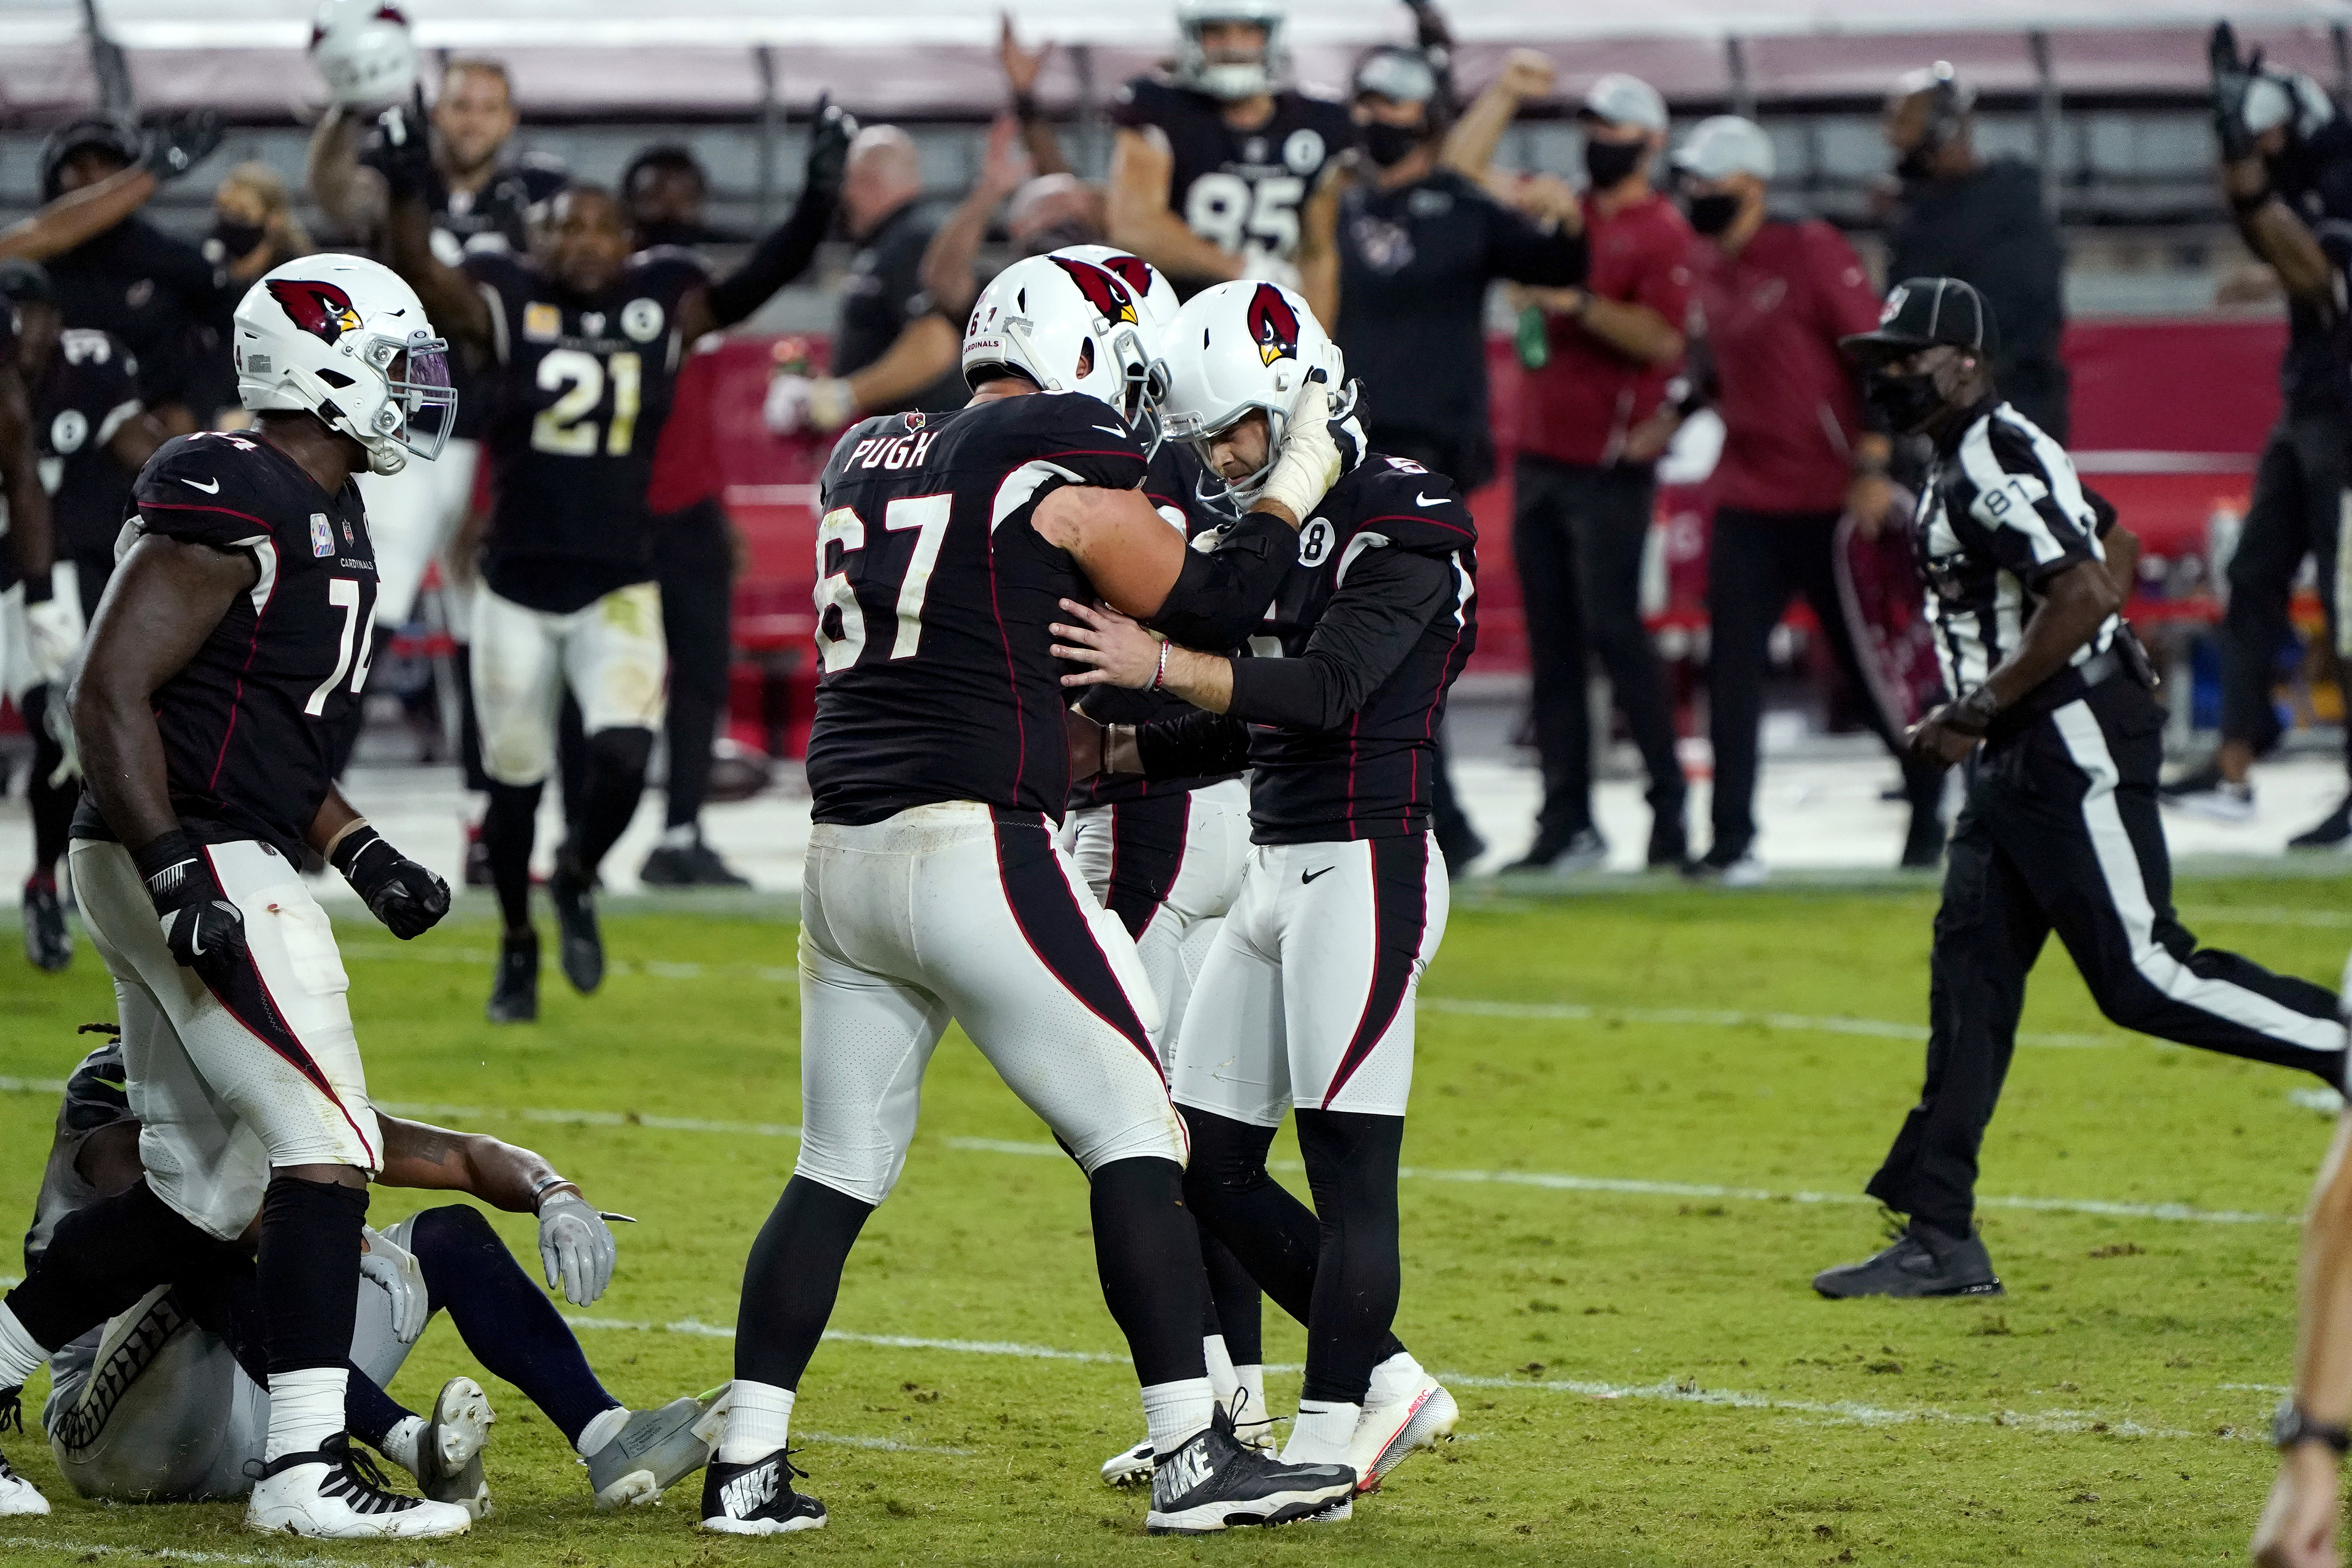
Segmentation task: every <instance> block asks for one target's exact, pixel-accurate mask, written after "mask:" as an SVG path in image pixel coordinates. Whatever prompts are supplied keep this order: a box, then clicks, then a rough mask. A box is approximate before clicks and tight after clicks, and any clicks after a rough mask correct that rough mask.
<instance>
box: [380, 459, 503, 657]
mask: <svg viewBox="0 0 2352 1568" xmlns="http://www.w3.org/2000/svg"><path fill="white" fill-rule="evenodd" d="M481 457H482V444H481V443H480V442H479V441H451V442H449V443H448V444H447V445H446V446H444V447H442V448H441V455H440V456H439V457H437V458H434V459H433V460H432V461H431V462H429V463H428V462H425V460H424V459H423V458H410V459H409V460H408V463H407V466H406V467H404V468H402V469H401V470H400V472H398V473H396V474H362V475H361V476H360V477H359V479H360V499H361V500H363V501H365V502H366V503H367V519H368V538H369V539H370V540H372V541H373V542H374V544H375V572H376V594H375V620H376V625H378V626H403V625H404V624H406V622H407V620H408V618H409V613H410V612H411V611H412V610H413V609H415V605H416V594H417V590H418V589H420V588H421V587H423V586H424V584H425V566H426V564H427V563H431V562H434V561H444V562H446V557H447V552H448V549H449V542H450V540H451V539H453V538H455V537H456V535H457V525H458V524H459V523H461V522H463V521H465V519H466V509H467V507H469V506H471V505H472V504H473V500H474V472H475V470H476V469H477V468H478V467H480V464H481ZM443 577H444V580H445V581H447V582H449V584H450V588H451V591H452V592H453V593H454V592H455V591H456V588H457V584H456V583H455V581H454V578H453V577H452V574H448V573H447V572H446V571H445V572H444V574H443ZM450 621H451V623H452V625H453V626H456V627H457V632H458V634H459V635H460V636H463V635H464V632H465V629H466V626H467V620H466V617H464V616H459V615H457V614H455V613H454V612H453V613H452V615H451V616H450Z"/></svg>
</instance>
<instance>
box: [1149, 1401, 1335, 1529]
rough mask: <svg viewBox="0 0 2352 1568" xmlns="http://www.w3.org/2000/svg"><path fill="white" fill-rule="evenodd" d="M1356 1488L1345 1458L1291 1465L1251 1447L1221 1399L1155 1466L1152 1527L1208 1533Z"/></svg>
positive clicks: (1331, 1499)
mask: <svg viewBox="0 0 2352 1568" xmlns="http://www.w3.org/2000/svg"><path fill="white" fill-rule="evenodd" d="M1355 1494H1356V1472H1355V1471H1354V1470H1353V1469H1351V1468H1349V1467H1348V1466H1346V1465H1286V1464H1284V1463H1283V1462H1282V1461H1281V1460H1279V1459H1276V1458H1274V1457H1273V1456H1271V1455H1269V1454H1264V1453H1261V1452H1259V1451H1258V1450H1257V1449H1255V1448H1245V1447H1243V1446H1242V1444H1241V1440H1240V1439H1239V1438H1237V1437H1235V1436H1234V1418H1233V1416H1232V1415H1228V1414H1227V1413H1226V1411H1225V1409H1224V1407H1223V1405H1220V1406H1218V1408H1217V1412H1216V1415H1214V1416H1213V1417H1212V1418H1211V1420H1210V1422H1209V1425H1208V1426H1206V1427H1205V1428H1203V1429H1202V1431H1200V1432H1199V1433H1196V1434H1195V1435H1194V1436H1193V1437H1192V1441H1190V1442H1188V1443H1186V1444H1185V1445H1184V1446H1183V1447H1181V1448H1179V1449H1177V1450H1176V1451H1175V1452H1174V1453H1172V1454H1170V1455H1168V1456H1166V1457H1165V1458H1162V1459H1160V1462H1159V1463H1158V1464H1157V1465H1156V1466H1154V1467H1153V1468H1152V1472H1151V1511H1150V1513H1148V1514H1146V1515H1144V1516H1143V1528H1144V1529H1145V1530H1146V1531H1149V1532H1150V1533H1151V1534H1153V1535H1209V1534H1213V1533H1214V1532H1215V1531H1220V1530H1234V1529H1239V1528H1241V1527H1243V1526H1246V1525H1253V1524H1288V1523H1289V1522H1291V1521H1293V1520H1299V1519H1306V1518H1307V1517H1308V1516H1309V1515H1312V1514H1318V1513H1320V1512H1322V1511H1323V1510H1325V1509H1327V1508H1328V1507H1330V1506H1331V1505H1332V1504H1333V1503H1336V1502H1341V1501H1344V1500H1348V1499H1350V1498H1352V1497H1354V1496H1355Z"/></svg>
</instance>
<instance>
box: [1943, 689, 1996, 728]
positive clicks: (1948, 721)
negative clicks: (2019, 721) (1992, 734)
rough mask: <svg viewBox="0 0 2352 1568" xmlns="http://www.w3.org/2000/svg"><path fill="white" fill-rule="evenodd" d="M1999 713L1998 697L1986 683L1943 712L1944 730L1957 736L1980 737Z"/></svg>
mask: <svg viewBox="0 0 2352 1568" xmlns="http://www.w3.org/2000/svg"><path fill="white" fill-rule="evenodd" d="M1999 716H2000V693H1998V692H1996V691H1994V690H1993V689H1992V683H1991V682H1990V681H1987V682H1986V683H1985V684H1984V685H1982V686H1979V687H1978V688H1977V689H1975V690H1974V691H1971V692H1969V694H1968V695H1967V696H1966V697H1963V698H1961V699H1960V700H1958V702H1955V703H1953V704H1952V705H1951V706H1950V707H1949V708H1948V709H1946V710H1944V728H1945V729H1947V730H1949V731H1952V732H1953V733H1955V734H1959V735H1982V734H1983V733H1984V732H1985V731H1988V730H1990V729H1991V728H1992V721H1993V720H1994V719H1995V718H1997V717H1999Z"/></svg>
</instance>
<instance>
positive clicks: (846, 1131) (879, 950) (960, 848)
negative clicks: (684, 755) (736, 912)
mask: <svg viewBox="0 0 2352 1568" xmlns="http://www.w3.org/2000/svg"><path fill="white" fill-rule="evenodd" d="M800 969H801V1122H802V1128H801V1151H800V1160H799V1163H798V1164H797V1165H796V1166H795V1167H794V1173H796V1174H798V1175H802V1176H805V1177H807V1178H809V1179H810V1180H811V1181H814V1182H821V1183H823V1184H824V1185H826V1186H828V1187H831V1188H833V1189H834V1190H835V1191H836V1192H841V1193H845V1194H848V1195H850V1196H851V1197H854V1198H856V1199H857V1200H858V1201H859V1202H861V1203H866V1204H877V1205H878V1204H880V1203H881V1202H882V1200H883V1199H884V1198H886V1197H887V1196H888V1195H889V1194H890V1189H891V1188H892V1187H893V1186H894V1185H896V1184H897V1183H898V1173H899V1172H900V1170H901V1169H903V1168H904V1167H905V1165H906V1163H907V1149H908V1144H909V1143H910V1142H912V1141H913V1139H914V1135H915V1121H916V1115H917V1112H918V1110H919V1106H920V1102H921V1098H922V1084H923V1071H924V1069H925V1068H927V1067H929V1065H930V1059H931V1052H932V1050H933V1049H934V1048H935V1047H937V1046H938V1045H939V1042H940V1035H941V1034H942V1033H944V1032H945V1031H946V1029H947V1026H948V1025H949V1023H950V1021H953V1022H956V1023H959V1024H961V1025H962V1026H963V1027H964V1032H965V1033H966V1034H968V1035H970V1036H971V1038H972V1043H973V1044H975V1045H977V1046H978V1047H980V1050H981V1054H982V1056H985V1057H986V1058H988V1060H989V1064H990V1065H991V1066H992V1067H993V1068H996V1071H997V1075H998V1076H999V1077H1001V1078H1002V1079H1004V1081H1005V1083H1006V1085H1007V1086H1008V1087H1010V1088H1011V1089H1012V1090H1013V1093H1015V1094H1017V1095H1019V1096H1020V1097H1021V1099H1022V1100H1023V1102H1024V1103H1025V1104H1026V1105H1027V1106H1028V1107H1029V1109H1030V1110H1034V1111H1035V1112H1036V1113H1037V1115H1038V1116H1039V1117H1040V1118H1041V1119H1042V1120H1043V1121H1045V1125H1046V1126H1047V1127H1048V1128H1050V1129H1052V1131H1053V1133H1054V1136H1055V1139H1056V1140H1058V1141H1059V1142H1060V1143H1061V1144H1062V1146H1063V1147H1064V1148H1065V1149H1066V1150H1068V1151H1069V1152H1070V1155H1071V1157H1072V1158H1074V1159H1076V1161H1077V1163H1079V1165H1080V1166H1082V1167H1083V1168H1084V1169H1085V1170H1086V1172H1087V1174H1088V1175H1092V1174H1093V1173H1095V1172H1096V1171H1097V1170H1098V1169H1100V1168H1101V1167H1102V1166H1104V1165H1107V1164H1109V1163H1112V1162H1114V1161H1118V1160H1131V1159H1137V1158H1141V1157H1147V1156H1149V1157H1154V1158H1159V1159H1163V1160H1172V1161H1175V1162H1176V1163H1179V1164H1181V1163H1183V1161H1184V1133H1183V1128H1182V1124H1181V1122H1180V1121H1179V1120H1178V1118H1177V1115H1176V1111H1175V1108H1174V1107H1173V1106H1171V1104H1170V1103H1169V1100H1168V1090H1167V1086H1166V1083H1165V1080H1164V1079H1162V1077H1161V1074H1160V1062H1159V1059H1158V1058H1157V1057H1156V1056H1155V1055H1154V1054H1153V1050H1152V1045H1151V1031H1152V1030H1153V1028H1154V1027H1156V1026H1157V1025H1158V1023H1159V1009H1158V1008H1157V1007H1156V1006H1155V1005H1154V1004H1153V1002H1152V999H1151V993H1150V987H1149V986H1148V985H1147V984H1145V983H1144V979H1143V972H1142V966H1141V965H1140V964H1139V963H1138V962H1137V960H1136V956H1135V948H1134V944H1133V943H1131V942H1129V940H1128V936H1127V932H1126V931H1125V930H1124V929H1122V928H1121V927H1120V925H1119V923H1118V921H1116V920H1114V919H1113V918H1112V917H1111V916H1110V915H1109V914H1108V913H1107V912H1105V911H1104V910H1103V909H1102V908H1101V907H1100V906H1099V905H1097V903H1096V902H1095V901H1094V898H1093V896H1092V895H1091V894H1089V893H1088V892H1087V888H1086V885H1085V883H1084V882H1083V881H1081V880H1080V879H1079V877H1078V874H1077V871H1076V868H1074V867H1073V866H1072V865H1071V864H1070V862H1069V859H1068V858H1067V857H1066V856H1065V855H1064V854H1062V852H1061V851H1060V850H1059V849H1058V848H1057V847H1055V844H1054V839H1053V834H1052V829H1051V827H1050V826H1049V825H1048V824H1047V822H1046V820H1045V817H1043V816H1040V815H1038V814H1037V813H1035V812H1019V811H1012V810H1005V809H999V808H993V807H991V806H987V805H980V804H978V803H977V802H971V801H951V802H945V803H941V804H939V805H919V806H915V807H912V808H910V809H908V810H906V811H902V812H899V813H898V815H897V816H891V817H888V818H887V819H885V820H883V821H881V822H877V823H873V824H870V825H867V826H845V825H842V824H837V823H819V824H818V825H817V826H816V827H815V829H814V831H813V832H812V833H811V834H810V836H809V847H808V857H807V859H806V862H805V868H804V870H803V879H802V891H801V938H800Z"/></svg>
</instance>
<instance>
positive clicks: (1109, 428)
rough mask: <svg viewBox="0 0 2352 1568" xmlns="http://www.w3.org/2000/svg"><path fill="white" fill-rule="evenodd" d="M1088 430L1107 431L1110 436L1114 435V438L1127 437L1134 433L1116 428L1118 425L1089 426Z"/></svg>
mask: <svg viewBox="0 0 2352 1568" xmlns="http://www.w3.org/2000/svg"><path fill="white" fill-rule="evenodd" d="M1087 428H1088V429H1090V430H1102V431H1107V432H1108V433H1109V434H1110V435H1113V436H1126V435H1129V434H1131V433H1132V432H1129V431H1126V430H1122V429H1120V428H1119V427H1118V426H1116V425H1090V426H1087Z"/></svg>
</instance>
